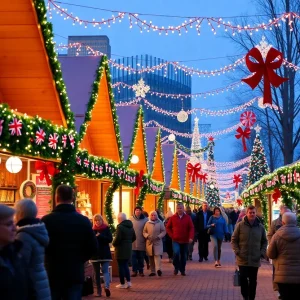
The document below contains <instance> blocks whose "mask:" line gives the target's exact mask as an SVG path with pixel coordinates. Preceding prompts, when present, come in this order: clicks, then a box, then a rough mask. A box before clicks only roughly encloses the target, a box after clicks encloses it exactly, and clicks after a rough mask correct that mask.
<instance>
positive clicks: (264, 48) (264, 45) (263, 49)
mask: <svg viewBox="0 0 300 300" xmlns="http://www.w3.org/2000/svg"><path fill="white" fill-rule="evenodd" d="M255 48H257V49H258V50H259V51H260V53H261V56H262V57H263V58H264V59H266V57H267V54H268V52H269V50H270V49H271V48H272V45H270V44H268V42H267V41H266V38H265V36H264V35H263V36H262V38H261V41H260V42H259V45H256V46H255Z"/></svg>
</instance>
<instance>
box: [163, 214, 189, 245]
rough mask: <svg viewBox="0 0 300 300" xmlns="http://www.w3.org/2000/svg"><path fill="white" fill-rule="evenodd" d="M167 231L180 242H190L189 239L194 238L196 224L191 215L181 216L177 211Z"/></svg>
mask: <svg viewBox="0 0 300 300" xmlns="http://www.w3.org/2000/svg"><path fill="white" fill-rule="evenodd" d="M167 233H168V235H169V237H170V238H171V239H172V240H173V241H174V242H177V243H179V244H185V243H188V242H189V239H192V240H193V239H194V225H193V221H192V219H191V217H190V216H189V215H187V214H185V213H184V214H183V216H182V217H181V218H180V217H179V215H178V214H177V213H176V214H174V215H173V216H172V217H171V218H170V219H169V221H168V224H167Z"/></svg>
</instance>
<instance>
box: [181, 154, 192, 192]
mask: <svg viewBox="0 0 300 300" xmlns="http://www.w3.org/2000/svg"><path fill="white" fill-rule="evenodd" d="M187 162H188V159H187V158H178V168H179V177H180V187H181V190H182V191H184V192H185V191H186V186H185V185H186V184H189V180H187V181H186V174H187V171H186V165H187ZM188 193H190V192H188Z"/></svg>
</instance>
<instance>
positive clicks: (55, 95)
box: [0, 0, 74, 216]
mask: <svg viewBox="0 0 300 300" xmlns="http://www.w3.org/2000/svg"><path fill="white" fill-rule="evenodd" d="M37 2H39V1H37ZM37 2H33V1H32V0H16V1H13V2H11V1H10V2H9V1H1V3H0V43H1V48H0V70H1V72H0V107H1V112H0V115H1V121H0V122H1V133H0V161H1V164H0V186H1V187H0V202H1V203H3V202H4V203H7V204H10V205H13V204H14V202H15V201H17V200H18V199H20V198H23V197H30V198H33V199H34V200H35V201H36V203H37V206H38V209H39V216H41V215H43V214H45V213H47V212H48V211H49V209H50V207H49V202H51V200H52V197H51V180H50V181H48V182H46V178H47V179H50V178H48V177H47V176H46V177H45V178H44V179H40V175H38V172H43V168H44V167H45V162H44V160H47V161H48V162H49V161H50V162H53V163H60V162H61V157H62V154H63V153H66V151H70V149H71V147H70V141H69V140H68V138H66V141H65V142H62V137H63V136H66V137H68V136H69V135H70V134H72V132H73V126H74V118H73V114H72V113H71V111H70V108H69V102H68V99H67V96H66V94H65V92H64V88H65V86H64V82H63V81H62V78H61V71H60V67H59V65H58V63H57V58H56V54H55V51H54V46H53V43H52V32H51V30H50V29H49V23H47V20H46V18H45V10H44V9H45V6H44V3H41V4H40V5H38V3H37ZM47 29H49V30H47ZM52 70H56V71H55V72H54V73H53V72H52ZM62 143H63V144H62ZM61 144H62V146H61ZM41 160H43V161H42V162H40V166H41V168H39V167H38V169H40V170H39V171H37V170H36V166H37V165H36V161H41ZM50 165H51V163H48V165H47V166H50ZM66 165H67V164H66ZM51 166H54V165H51ZM41 177H43V176H41Z"/></svg>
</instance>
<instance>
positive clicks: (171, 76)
mask: <svg viewBox="0 0 300 300" xmlns="http://www.w3.org/2000/svg"><path fill="white" fill-rule="evenodd" d="M164 62H165V60H163V59H160V58H156V57H153V56H151V55H140V56H132V57H126V58H122V59H118V60H116V61H115V63H116V64H119V65H122V67H121V68H120V67H117V66H114V67H112V69H111V73H112V78H113V83H116V82H123V83H126V84H128V85H131V86H132V85H134V84H137V83H138V81H139V80H140V79H141V78H142V79H143V80H144V81H145V84H146V85H148V86H149V87H150V91H149V92H148V93H147V94H146V97H145V99H146V100H147V101H149V102H150V103H151V104H152V105H154V106H156V107H159V108H160V109H162V110H165V111H172V112H179V111H180V110H181V109H184V110H185V111H187V110H190V109H191V108H192V104H191V97H190V96H189V95H190V94H191V89H192V79H191V76H190V75H187V74H186V73H185V72H183V71H182V70H179V69H175V68H174V66H173V65H170V64H169V65H167V66H165V67H163V68H160V69H155V70H151V71H149V72H148V73H147V72H143V73H138V71H139V70H141V69H142V68H145V67H147V68H149V69H150V68H152V67H153V66H157V65H159V64H163V63H164ZM123 67H130V68H133V69H135V71H136V73H133V72H128V71H126V70H124V69H123ZM153 92H158V93H165V94H181V95H187V96H186V97H185V96H183V97H182V99H177V98H171V97H168V98H166V97H164V96H160V95H157V94H155V93H153ZM114 94H115V101H116V103H119V102H124V101H131V100H133V99H135V98H136V97H135V92H134V91H133V90H132V89H128V88H119V89H117V88H115V89H114ZM140 103H141V104H142V105H143V108H144V121H145V122H148V121H150V120H154V121H156V122H158V123H159V124H161V125H162V126H164V127H167V128H169V129H171V130H173V131H177V132H182V133H192V124H191V115H189V118H188V120H187V121H186V122H184V123H181V122H179V121H178V120H177V118H176V116H168V115H166V114H162V113H158V112H157V111H155V110H153V109H151V108H150V107H149V105H146V104H145V103H144V101H141V102H140ZM169 134H170V133H168V132H166V131H162V136H166V135H169ZM176 140H177V141H178V142H179V143H181V144H182V145H184V146H185V147H187V148H190V147H191V139H190V138H185V137H180V136H177V138H176Z"/></svg>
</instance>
